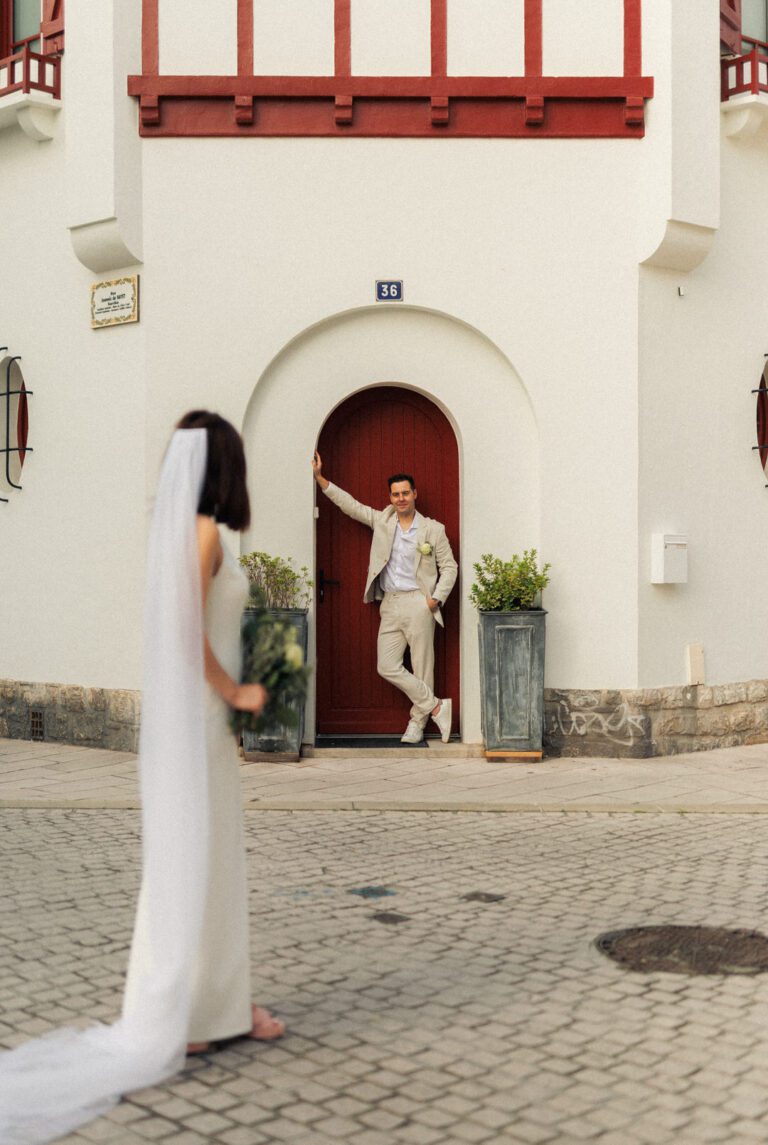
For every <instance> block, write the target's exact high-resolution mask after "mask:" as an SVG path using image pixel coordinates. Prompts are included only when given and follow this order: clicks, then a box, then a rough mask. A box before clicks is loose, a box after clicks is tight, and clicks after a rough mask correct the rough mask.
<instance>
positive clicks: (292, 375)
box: [242, 304, 540, 742]
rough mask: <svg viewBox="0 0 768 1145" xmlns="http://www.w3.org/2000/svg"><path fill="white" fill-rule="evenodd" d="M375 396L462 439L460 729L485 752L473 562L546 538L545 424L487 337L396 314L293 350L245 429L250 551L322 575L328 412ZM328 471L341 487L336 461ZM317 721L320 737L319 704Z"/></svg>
mask: <svg viewBox="0 0 768 1145" xmlns="http://www.w3.org/2000/svg"><path fill="white" fill-rule="evenodd" d="M395 307H396V308H395ZM376 385H401V386H404V387H407V388H409V389H414V390H417V391H418V392H419V393H421V394H423V395H424V396H425V397H427V398H429V399H431V400H432V401H433V402H435V404H436V405H438V406H439V407H440V409H442V411H443V412H444V413H445V414H446V416H447V417H448V419H449V421H450V422H451V425H452V426H453V429H454V432H455V433H456V438H457V441H458V446H459V463H460V486H461V500H462V504H461V518H462V546H461V562H462V571H461V588H460V593H461V598H462V599H461V607H462V624H461V632H462V637H461V639H462V649H461V661H462V726H463V732H464V739H465V741H466V742H479V741H480V738H481V734H480V709H479V698H478V679H477V677H478V668H477V635H476V619H475V614H474V610H473V609H472V608H471V607H470V606H469V605H468V603H467V590H468V588H469V585H470V584H471V581H472V563H473V561H476V560H477V559H478V558H479V557H480V555H481V554H482V553H485V552H494V553H498V554H500V555H509V554H511V553H513V552H519V551H520V550H522V549H523V548H530V547H535V546H536V545H537V544H538V542H539V531H540V512H539V501H540V469H539V465H540V463H539V434H538V429H537V426H536V420H535V417H534V413H533V409H532V406H531V403H530V400H529V397H528V394H527V392H526V390H525V387H524V385H523V383H522V381H521V379H520V377H519V376H518V374H517V372H516V371H515V369H514V368H513V366H512V365H511V364H510V362H509V360H508V359H507V358H506V357H505V355H504V354H502V353H501V351H500V350H499V349H498V348H497V347H496V346H495V345H494V344H493V343H492V342H491V341H490V340H489V339H488V338H486V337H485V336H484V335H483V334H481V333H480V332H479V331H477V330H476V329H474V328H472V327H470V326H468V325H466V324H465V323H463V322H461V321H459V320H457V319H455V318H451V317H449V316H446V315H444V314H438V313H435V312H434V311H430V310H425V309H421V308H417V307H408V306H403V305H401V304H390V305H389V306H388V307H386V308H384V307H378V308H375V307H365V308H362V309H360V310H355V311H350V312H347V313H344V314H340V315H336V316H333V317H330V318H328V319H327V320H326V321H324V322H321V323H319V324H318V325H315V326H313V327H311V328H310V329H308V330H306V331H304V332H302V333H301V334H299V335H298V336H297V337H295V338H294V339H292V340H291V341H290V343H288V345H286V346H285V347H284V349H283V350H282V351H281V352H280V353H279V354H278V355H277V356H276V357H275V358H274V359H273V361H272V362H271V363H270V364H269V366H268V367H267V368H266V369H265V370H264V372H263V374H262V375H261V377H260V378H259V379H258V382H257V383H256V386H255V388H254V392H253V395H252V397H251V400H250V402H249V404H248V408H247V410H246V414H245V418H244V422H243V435H244V438H245V443H246V450H247V454H248V462H249V488H250V494H251V499H252V506H253V525H252V527H251V529H250V530H249V532H248V533H246V534H245V535H244V537H243V542H242V543H243V551H249V550H250V549H253V548H259V549H263V550H266V551H267V552H270V553H275V554H277V553H279V554H280V555H282V556H291V557H293V558H294V560H295V561H296V562H297V564H298V565H307V566H308V567H310V568H312V567H313V565H314V514H313V503H314V484H313V482H312V479H311V470H310V458H311V456H312V452H313V450H314V448H315V445H316V443H317V439H318V436H319V434H320V430H321V428H322V426H323V424H324V423H325V421H326V420H327V418H328V416H329V415H330V414H331V412H332V411H333V410H334V409H335V408H336V407H337V406H338V405H339V404H340V403H341V402H343V401H345V400H346V399H347V398H348V397H350V396H351V395H352V394H354V393H356V392H358V391H359V390H362V389H366V388H368V387H371V386H376ZM323 460H324V464H325V469H326V471H327V474H328V476H329V477H330V478H331V479H333V458H331V457H328V458H324V459H323ZM350 492H352V493H354V492H355V490H354V489H353V490H350ZM384 502H385V497H384V495H383V496H382V505H383V504H384ZM313 637H314V633H313V626H312V625H310V641H311V642H313ZM308 717H309V719H308V735H309V737H310V738H311V737H312V735H313V728H314V708H313V704H312V703H310V710H309V711H308Z"/></svg>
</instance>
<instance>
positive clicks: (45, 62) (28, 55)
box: [0, 44, 61, 99]
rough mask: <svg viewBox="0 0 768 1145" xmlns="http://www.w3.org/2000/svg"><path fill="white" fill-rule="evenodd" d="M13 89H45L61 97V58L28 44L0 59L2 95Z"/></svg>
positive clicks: (29, 90)
mask: <svg viewBox="0 0 768 1145" xmlns="http://www.w3.org/2000/svg"><path fill="white" fill-rule="evenodd" d="M13 91H21V92H25V93H28V92H31V91H44V92H47V93H48V94H49V95H52V96H53V98H54V99H61V59H60V58H59V57H58V56H44V55H41V54H40V53H39V52H32V51H30V49H29V45H28V44H25V45H24V47H23V48H22V49H21V51H20V52H16V53H15V55H13V56H6V58H5V59H3V60H0V97H2V96H4V95H9V94H10V93H11V92H13Z"/></svg>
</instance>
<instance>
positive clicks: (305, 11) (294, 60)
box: [253, 0, 334, 76]
mask: <svg viewBox="0 0 768 1145" xmlns="http://www.w3.org/2000/svg"><path fill="white" fill-rule="evenodd" d="M333 9H334V6H333V0H255V3H254V6H253V67H254V71H255V72H256V74H257V75H259V74H261V75H267V76H271V75H306V76H311V75H321V76H323V75H325V76H327V75H333V51H334V47H333Z"/></svg>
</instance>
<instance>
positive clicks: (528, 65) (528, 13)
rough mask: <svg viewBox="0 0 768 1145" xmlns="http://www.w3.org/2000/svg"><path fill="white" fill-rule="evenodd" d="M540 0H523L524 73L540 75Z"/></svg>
mask: <svg viewBox="0 0 768 1145" xmlns="http://www.w3.org/2000/svg"><path fill="white" fill-rule="evenodd" d="M541 24H542V21H541V0H525V16H524V26H525V74H526V75H527V76H540V75H541V69H542V47H541V44H542V31H541Z"/></svg>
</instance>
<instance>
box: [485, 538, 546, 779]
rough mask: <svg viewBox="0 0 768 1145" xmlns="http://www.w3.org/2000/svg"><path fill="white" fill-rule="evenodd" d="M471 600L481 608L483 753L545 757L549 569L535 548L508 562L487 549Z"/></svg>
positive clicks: (533, 757)
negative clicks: (544, 601) (543, 602)
mask: <svg viewBox="0 0 768 1145" xmlns="http://www.w3.org/2000/svg"><path fill="white" fill-rule="evenodd" d="M473 568H474V570H475V575H476V577H477V580H476V582H475V583H474V584H473V585H472V588H471V590H470V594H469V598H470V600H471V601H472V603H473V604H474V605H475V607H476V608H477V609H478V617H479V624H480V628H479V633H480V687H481V701H482V708H481V713H482V726H483V740H484V743H485V754H486V756H488V757H501V758H519V759H541V755H542V733H543V730H544V619H545V617H546V612H545V611H544V609H543V608H542V607H541V594H542V590H543V589H544V588H545V587H546V586H547V585H548V584H549V576H548V573H549V568H550V566H549V565H548V564H547V565H544V566H543V568H541V569H539V567H538V560H537V553H536V550H535V549H530V550H526V551H525V552H524V553H523V555H522V556H519V555H517V554H515V555H514V556H513V557H512V558H511V559H510V560H508V561H503V560H501V558H499V557H495V556H492V555H491V554H490V553H485V554H483V556H482V557H481V559H480V561H479V562H478V563H477V564H475V565H474V566H473Z"/></svg>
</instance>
